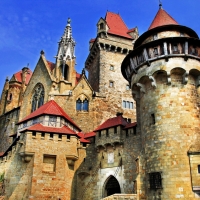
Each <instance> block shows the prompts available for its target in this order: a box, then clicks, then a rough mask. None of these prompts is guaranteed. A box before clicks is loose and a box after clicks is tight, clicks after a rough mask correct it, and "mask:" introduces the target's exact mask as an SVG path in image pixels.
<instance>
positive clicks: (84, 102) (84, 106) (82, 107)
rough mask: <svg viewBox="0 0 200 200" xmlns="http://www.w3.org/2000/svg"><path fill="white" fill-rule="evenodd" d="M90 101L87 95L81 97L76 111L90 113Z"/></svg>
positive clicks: (77, 102)
mask: <svg viewBox="0 0 200 200" xmlns="http://www.w3.org/2000/svg"><path fill="white" fill-rule="evenodd" d="M88 107H89V101H88V99H87V97H85V95H81V96H80V97H79V98H78V99H77V100H76V110H77V111H88Z"/></svg>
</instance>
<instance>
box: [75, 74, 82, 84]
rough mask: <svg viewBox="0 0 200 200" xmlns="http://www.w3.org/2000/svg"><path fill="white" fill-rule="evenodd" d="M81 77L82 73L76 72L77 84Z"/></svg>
mask: <svg viewBox="0 0 200 200" xmlns="http://www.w3.org/2000/svg"><path fill="white" fill-rule="evenodd" d="M80 78H81V74H79V73H77V72H76V85H77V84H78V82H79V80H80Z"/></svg>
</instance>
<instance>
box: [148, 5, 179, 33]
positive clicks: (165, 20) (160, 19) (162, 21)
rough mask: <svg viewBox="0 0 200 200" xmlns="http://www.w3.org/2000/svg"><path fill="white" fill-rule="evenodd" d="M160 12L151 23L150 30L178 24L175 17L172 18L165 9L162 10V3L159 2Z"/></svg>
mask: <svg viewBox="0 0 200 200" xmlns="http://www.w3.org/2000/svg"><path fill="white" fill-rule="evenodd" d="M159 2H160V4H159V10H158V12H157V14H156V16H155V18H154V20H153V22H152V23H151V25H150V27H149V29H148V30H150V29H153V28H156V27H158V26H165V25H170V24H178V23H177V21H176V20H175V19H173V17H171V16H170V15H169V14H168V13H167V12H166V11H165V10H164V9H163V8H162V3H161V1H159Z"/></svg>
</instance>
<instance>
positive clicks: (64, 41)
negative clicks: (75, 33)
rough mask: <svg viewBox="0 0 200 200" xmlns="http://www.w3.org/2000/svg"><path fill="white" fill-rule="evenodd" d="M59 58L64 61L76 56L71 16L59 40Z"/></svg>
mask: <svg viewBox="0 0 200 200" xmlns="http://www.w3.org/2000/svg"><path fill="white" fill-rule="evenodd" d="M57 58H58V59H59V60H63V61H66V60H71V59H73V58H75V41H74V39H73V37H72V28H71V19H70V18H68V20H67V25H66V27H65V31H64V34H63V36H62V37H61V39H60V41H59V46H58V54H57Z"/></svg>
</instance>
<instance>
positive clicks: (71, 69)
mask: <svg viewBox="0 0 200 200" xmlns="http://www.w3.org/2000/svg"><path fill="white" fill-rule="evenodd" d="M70 23H71V20H70V19H68V21H67V26H66V28H65V31H64V34H63V36H62V37H61V39H60V41H59V43H58V53H57V56H56V68H55V77H56V81H57V82H59V86H60V87H59V89H60V93H62V92H63V91H64V89H71V88H70V87H71V86H72V87H74V86H75V79H76V71H75V63H76V59H75V41H74V39H73V37H72V28H71V24H70Z"/></svg>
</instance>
